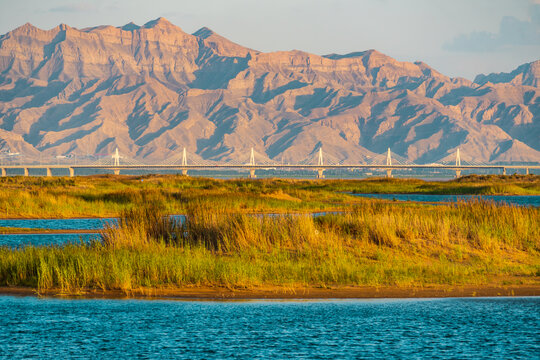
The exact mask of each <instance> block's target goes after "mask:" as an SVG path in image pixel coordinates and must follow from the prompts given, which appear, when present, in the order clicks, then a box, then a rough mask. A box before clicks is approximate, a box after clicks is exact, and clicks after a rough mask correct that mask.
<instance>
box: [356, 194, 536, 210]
mask: <svg viewBox="0 0 540 360" xmlns="http://www.w3.org/2000/svg"><path fill="white" fill-rule="evenodd" d="M351 195H355V196H361V197H368V198H374V199H384V200H397V201H418V202H433V203H437V202H447V203H455V202H457V201H458V200H471V199H479V198H481V199H483V200H489V201H494V202H496V203H502V204H509V205H517V206H534V207H540V195H484V196H481V197H480V196H478V195H433V194H351Z"/></svg>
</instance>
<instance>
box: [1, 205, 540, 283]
mask: <svg viewBox="0 0 540 360" xmlns="http://www.w3.org/2000/svg"><path fill="white" fill-rule="evenodd" d="M186 210H187V213H186V218H185V221H180V220H179V219H178V218H171V217H169V216H167V215H166V214H167V212H166V209H165V208H164V207H160V206H157V205H150V206H147V207H143V208H140V209H131V210H127V211H125V212H124V213H123V215H122V218H121V219H120V221H119V223H118V225H117V226H113V225H111V226H109V227H107V228H106V229H105V230H104V231H103V233H102V240H101V241H96V242H94V243H91V244H76V245H66V246H48V247H32V246H29V247H23V248H18V249H11V248H6V247H2V248H0V286H28V287H33V288H36V289H38V290H46V289H60V290H61V291H63V292H65V293H77V292H81V291H85V290H88V289H102V290H119V289H120V290H123V291H126V292H129V291H130V290H132V289H138V288H146V287H151V288H178V287H189V286H214V287H216V286H218V287H219V286H222V287H228V288H256V287H258V286H263V285H264V286H281V287H288V288H294V287H298V286H315V287H332V286H340V285H370V286H379V285H398V286H424V285H431V284H445V285H464V284H471V285H487V284H490V285H493V284H495V285H502V284H538V276H539V275H540V227H539V226H538V224H539V220H540V209H535V208H525V207H514V206H500V205H497V204H494V203H491V202H486V201H481V200H477V201H470V202H460V203H458V204H456V205H455V206H449V205H444V206H421V205H409V206H400V205H396V204H391V203H385V202H381V201H377V200H367V199H365V200H364V201H363V202H362V203H360V204H357V205H355V206H354V207H352V208H350V211H349V212H346V213H340V214H327V215H324V216H320V217H312V216H307V215H249V214H242V213H232V212H230V211H229V209H228V207H226V206H222V207H217V206H215V205H210V204H208V203H207V202H205V201H203V200H201V201H194V202H192V203H191V204H190V205H189V206H188V207H187V209H186Z"/></svg>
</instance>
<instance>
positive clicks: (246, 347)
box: [0, 296, 540, 359]
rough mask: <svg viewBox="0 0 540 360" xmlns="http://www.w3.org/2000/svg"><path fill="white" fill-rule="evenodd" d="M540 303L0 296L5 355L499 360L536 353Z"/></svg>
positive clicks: (0, 350) (512, 300)
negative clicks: (61, 298) (161, 299)
mask: <svg viewBox="0 0 540 360" xmlns="http://www.w3.org/2000/svg"><path fill="white" fill-rule="evenodd" d="M539 310H540V299H539V298H481V299H428V300H425V299H424V300H422V299H415V300H355V301H288V302H279V301H260V302H183V301H143V300H56V299H37V298H20V297H9V296H0V314H2V316H1V317H0V354H2V356H3V357H5V358H11V359H23V358H33V357H39V358H79V357H80V358H135V357H142V358H153V359H160V358H172V357H175V358H192V359H201V358H206V359H208V358H215V359H223V358H231V357H236V358H245V359H251V358H272V359H274V358H293V359H294V358H318V359H334V358H380V359H387V358H461V359H463V358H474V359H481V358H485V359H487V358H501V359H509V358H512V359H532V358H538V356H539V354H540V345H539V342H540V338H539V334H538V329H539V328H540V315H539V314H540V311H539Z"/></svg>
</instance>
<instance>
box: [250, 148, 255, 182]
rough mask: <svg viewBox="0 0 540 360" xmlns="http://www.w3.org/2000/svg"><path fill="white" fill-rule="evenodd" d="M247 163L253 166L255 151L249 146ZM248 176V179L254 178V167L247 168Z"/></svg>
mask: <svg viewBox="0 0 540 360" xmlns="http://www.w3.org/2000/svg"><path fill="white" fill-rule="evenodd" d="M249 165H253V166H255V151H254V150H253V148H251V154H250V156H249ZM249 178H250V179H256V178H257V175H255V168H250V169H249Z"/></svg>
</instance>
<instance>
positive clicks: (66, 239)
mask: <svg viewBox="0 0 540 360" xmlns="http://www.w3.org/2000/svg"><path fill="white" fill-rule="evenodd" d="M96 239H99V234H6V235H2V234H0V246H8V247H12V248H16V247H23V246H27V245H35V246H45V245H64V244H67V243H80V242H81V241H82V242H84V243H88V242H90V241H91V240H96Z"/></svg>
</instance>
